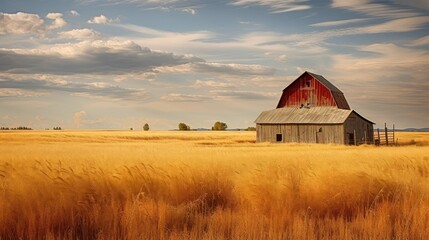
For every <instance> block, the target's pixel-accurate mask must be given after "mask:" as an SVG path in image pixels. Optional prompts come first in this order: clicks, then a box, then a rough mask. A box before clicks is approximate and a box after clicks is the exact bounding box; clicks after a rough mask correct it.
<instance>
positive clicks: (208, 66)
mask: <svg viewBox="0 0 429 240" xmlns="http://www.w3.org/2000/svg"><path fill="white" fill-rule="evenodd" d="M154 71H155V72H158V73H191V72H199V73H206V74H207V73H210V74H213V73H214V74H225V75H236V76H252V75H258V76H261V75H272V74H274V72H275V71H276V70H275V69H274V68H271V67H267V66H263V65H257V64H237V63H213V62H193V63H188V64H183V65H177V66H166V67H158V68H156V69H154Z"/></svg>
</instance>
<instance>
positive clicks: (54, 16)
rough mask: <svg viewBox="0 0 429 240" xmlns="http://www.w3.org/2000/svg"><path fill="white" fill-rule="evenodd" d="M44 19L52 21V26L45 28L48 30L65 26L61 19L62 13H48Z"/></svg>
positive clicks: (65, 23)
mask: <svg viewBox="0 0 429 240" xmlns="http://www.w3.org/2000/svg"><path fill="white" fill-rule="evenodd" d="M46 18H48V19H51V20H52V24H51V25H49V26H48V27H47V29H49V30H52V29H57V28H62V27H64V26H65V25H67V22H66V21H65V20H64V19H63V14H62V13H48V14H47V15H46Z"/></svg>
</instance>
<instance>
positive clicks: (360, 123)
mask: <svg viewBox="0 0 429 240" xmlns="http://www.w3.org/2000/svg"><path fill="white" fill-rule="evenodd" d="M344 130H345V131H344V142H345V144H355V143H354V140H355V139H356V144H357V145H359V144H364V143H367V144H373V143H374V129H373V125H372V123H371V122H369V121H367V120H365V119H364V118H362V117H361V116H359V115H357V114H356V113H354V112H352V113H351V114H350V116H349V117H348V118H347V119H346V121H345V123H344ZM354 134H356V136H354ZM352 135H353V139H352Z"/></svg>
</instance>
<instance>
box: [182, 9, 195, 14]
mask: <svg viewBox="0 0 429 240" xmlns="http://www.w3.org/2000/svg"><path fill="white" fill-rule="evenodd" d="M179 11H181V12H184V13H189V14H191V15H195V14H197V10H196V9H194V8H180V9H179Z"/></svg>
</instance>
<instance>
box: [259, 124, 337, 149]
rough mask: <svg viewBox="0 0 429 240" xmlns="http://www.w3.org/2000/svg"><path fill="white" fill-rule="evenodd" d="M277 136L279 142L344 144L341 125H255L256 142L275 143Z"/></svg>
mask: <svg viewBox="0 0 429 240" xmlns="http://www.w3.org/2000/svg"><path fill="white" fill-rule="evenodd" d="M320 129H321V131H320ZM277 134H282V141H281V142H297V143H337V144H344V125H342V124H256V141H257V142H277V141H276V135H277Z"/></svg>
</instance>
